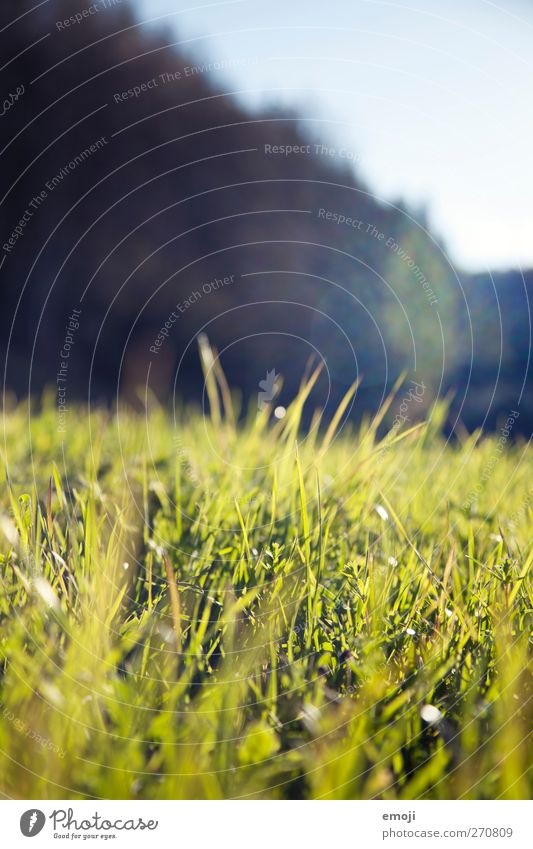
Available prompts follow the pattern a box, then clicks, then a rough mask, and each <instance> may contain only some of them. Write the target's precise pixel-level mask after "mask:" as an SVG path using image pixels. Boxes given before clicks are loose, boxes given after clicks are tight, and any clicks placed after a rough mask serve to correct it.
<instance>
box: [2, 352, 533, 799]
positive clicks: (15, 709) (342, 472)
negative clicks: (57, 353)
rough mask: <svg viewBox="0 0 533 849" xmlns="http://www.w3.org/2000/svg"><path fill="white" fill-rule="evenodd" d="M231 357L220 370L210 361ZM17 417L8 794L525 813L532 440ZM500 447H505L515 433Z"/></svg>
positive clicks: (433, 418)
mask: <svg viewBox="0 0 533 849" xmlns="http://www.w3.org/2000/svg"><path fill="white" fill-rule="evenodd" d="M211 365H213V364H211ZM314 379H315V375H309V376H308V378H307V379H306V380H305V381H304V382H303V383H302V388H301V391H300V394H299V396H298V397H297V398H296V399H295V400H294V401H293V403H292V404H291V406H290V407H288V408H287V411H286V415H284V417H283V418H281V419H279V420H277V419H275V418H274V417H273V415H272V411H271V409H270V407H268V406H267V407H266V408H265V409H264V410H263V411H261V412H258V411H257V409H251V410H250V412H249V413H248V415H247V416H246V417H245V419H244V420H241V421H236V419H237V418H238V417H237V416H236V412H235V407H236V404H235V399H234V398H232V396H231V394H230V392H229V389H228V387H227V384H226V383H225V381H224V378H223V375H222V374H221V373H220V372H218V371H217V370H216V368H214V367H213V368H211V369H210V370H209V369H208V374H207V383H206V390H207V396H208V399H209V407H208V409H209V412H208V413H206V411H201V410H199V409H194V408H191V407H184V408H181V407H178V408H177V409H176V411H175V413H174V415H169V413H168V411H165V410H163V409H162V408H161V407H160V406H159V405H158V404H157V403H156V402H155V401H153V400H148V401H147V403H146V411H145V413H143V414H142V413H134V412H132V411H131V410H127V409H126V408H122V407H120V408H118V409H117V410H115V411H114V412H113V413H110V412H109V411H104V410H96V409H94V410H92V409H91V410H87V408H83V407H80V408H78V409H71V410H70V411H69V416H68V418H67V425H66V433H59V432H58V417H57V410H56V408H55V406H54V402H53V400H50V399H49V400H48V401H47V400H46V399H45V401H44V404H43V406H42V409H40V410H39V411H35V412H32V414H31V415H29V414H28V406H27V404H21V405H18V406H17V405H15V404H10V403H9V402H8V404H7V408H6V409H5V412H4V419H3V428H4V433H3V440H2V445H1V451H2V464H3V468H4V481H3V486H2V496H1V504H0V552H1V555H0V558H1V575H2V581H1V586H0V663H1V676H0V792H1V793H2V794H3V796H4V797H13V798H27V799H54V798H56V799H81V798H122V799H136V798H138V799H183V798H198V799H205V798H209V799H219V798H256V799H257V798H264V799H278V798H291V799H295V798H296V799H306V798H316V799H371V798H375V799H386V800H398V799H400V800H401V799H403V800H414V799H428V798H431V799H450V798H453V799H499V798H504V799H520V798H529V796H530V793H531V780H530V779H531V775H530V774H528V766H529V764H530V763H531V748H530V729H531V719H532V711H531V677H530V673H529V671H528V665H529V660H530V655H531V639H530V633H531V613H532V598H533V593H532V584H531V563H532V559H533V539H532V537H533V535H532V533H531V529H532V521H531V519H532V515H533V509H532V508H533V485H532V481H531V474H530V472H531V459H532V452H531V449H530V448H529V447H528V445H527V444H526V443H525V442H521V441H520V440H517V441H516V442H515V443H512V442H511V441H510V440H504V441H502V440H501V438H500V439H499V435H498V433H496V435H495V436H492V437H490V436H487V437H485V436H482V435H481V434H480V433H479V432H477V433H474V434H470V435H468V434H466V433H462V434H461V432H460V435H459V438H457V439H455V440H454V441H453V442H451V441H448V442H447V441H446V440H445V439H444V437H443V436H442V429H443V422H444V418H445V414H446V410H445V406H444V405H443V404H437V405H436V406H435V407H434V408H433V409H432V411H431V415H430V416H429V418H428V421H427V423H425V424H423V423H420V424H417V425H412V424H411V425H409V423H406V424H405V426H402V427H401V428H392V429H391V430H389V431H388V433H387V432H384V431H383V422H385V421H387V419H388V418H390V416H391V415H392V414H393V413H394V409H395V404H396V403H397V398H398V395H396V396H394V397H391V398H390V399H389V401H388V402H387V404H386V405H384V407H383V409H382V411H381V412H380V415H379V416H378V417H376V418H374V419H368V420H365V421H364V422H363V423H362V424H360V425H358V426H354V425H349V424H345V423H344V417H345V414H346V412H347V410H348V408H349V405H350V404H351V403H352V401H353V400H354V396H355V403H357V397H356V387H353V388H352V390H351V392H350V393H349V394H348V396H347V397H346V399H345V402H344V404H343V405H342V406H341V408H340V409H339V411H338V415H337V416H336V417H335V418H334V419H333V421H331V422H330V423H329V424H328V423H323V424H321V423H320V421H319V417H318V416H316V417H315V418H314V419H313V422H312V424H311V426H310V427H309V428H308V429H307V431H306V432H303V431H302V427H301V419H302V412H303V410H304V406H305V404H306V402H307V401H308V397H309V393H310V392H311V388H312V384H313V381H314ZM504 443H505V444H504Z"/></svg>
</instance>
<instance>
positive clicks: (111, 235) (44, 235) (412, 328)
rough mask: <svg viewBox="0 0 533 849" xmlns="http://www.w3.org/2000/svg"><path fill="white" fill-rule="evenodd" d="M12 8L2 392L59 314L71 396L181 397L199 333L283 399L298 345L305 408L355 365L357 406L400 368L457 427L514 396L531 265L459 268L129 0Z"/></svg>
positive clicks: (394, 209)
mask: <svg viewBox="0 0 533 849" xmlns="http://www.w3.org/2000/svg"><path fill="white" fill-rule="evenodd" d="M32 5H34V4H30V3H28V2H27V0H24V2H20V0H4V2H3V4H2V8H1V10H0V30H1V32H0V42H1V46H2V57H3V62H2V64H3V65H4V67H3V70H2V71H1V73H0V79H1V94H0V98H1V99H2V101H3V102H4V107H3V108H4V114H3V115H2V117H1V119H0V127H1V130H2V136H1V138H2V144H1V147H2V168H1V170H0V174H1V187H0V188H1V194H2V197H3V203H2V206H1V212H0V222H1V229H2V234H1V235H2V245H3V249H2V256H1V257H0V259H2V260H3V265H2V269H1V272H0V273H1V276H2V290H1V299H2V304H1V306H2V309H1V317H0V322H1V334H0V336H1V340H2V341H1V344H2V353H3V361H5V363H6V385H7V387H8V388H9V389H10V390H13V391H15V392H16V393H17V395H18V396H19V397H21V396H25V395H27V394H28V393H32V394H36V395H40V394H41V393H42V392H43V390H44V389H45V388H46V387H54V389H55V387H56V383H57V381H56V375H57V373H58V368H60V367H61V362H62V358H61V351H62V350H63V346H64V340H65V338H66V333H67V325H68V322H69V317H70V316H71V315H72V311H73V310H79V311H80V312H79V322H78V324H79V326H78V327H77V328H76V329H75V332H74V333H73V338H72V344H71V349H70V350H71V352H72V354H71V357H70V359H69V363H68V369H67V371H68V397H69V399H70V400H73V399H74V398H86V397H88V396H89V395H90V397H91V398H92V399H94V400H103V401H109V400H111V399H113V398H114V397H115V395H116V394H117V393H120V394H121V395H123V396H125V397H127V398H130V399H132V398H134V397H137V396H138V393H139V387H144V386H148V387H149V389H150V391H151V392H154V393H155V394H156V395H158V396H159V397H160V398H161V399H163V400H170V399H171V398H172V397H173V396H172V393H173V392H174V391H176V392H177V394H178V395H179V396H182V397H186V398H196V399H200V398H201V391H202V379H201V372H200V367H199V363H198V357H197V352H196V347H195V339H196V337H197V335H198V333H199V332H206V333H207V335H208V337H209V338H210V340H211V341H212V342H213V343H214V344H215V345H216V347H217V349H218V351H219V352H220V356H221V361H222V365H223V367H224V370H225V372H226V374H227V377H228V381H229V382H230V384H231V385H233V386H236V387H238V388H240V390H241V391H242V394H243V395H244V397H245V398H250V397H253V395H254V393H256V392H257V389H258V383H259V381H260V380H262V379H264V377H265V374H266V372H267V371H270V370H272V369H275V370H276V372H281V373H283V375H284V378H285V384H284V390H283V391H284V393H285V394H286V397H287V398H288V397H290V395H291V394H292V393H293V392H294V391H295V389H296V387H297V385H298V383H299V380H300V378H301V375H302V372H303V370H304V368H305V365H306V362H307V360H308V358H309V356H310V354H312V353H313V352H316V355H317V356H319V357H322V358H323V360H324V363H325V365H326V367H327V368H326V369H325V372H324V375H323V377H322V378H321V382H320V383H319V385H318V387H317V395H316V399H317V403H321V402H323V401H324V402H325V401H327V403H329V404H330V405H334V404H336V403H337V402H338V400H339V397H341V396H342V394H343V392H344V391H345V389H346V388H347V386H348V385H349V383H351V381H352V380H353V378H354V376H355V373H359V374H360V375H361V377H362V381H363V383H362V391H361V393H360V396H359V400H358V404H357V410H362V409H364V408H368V407H375V406H376V405H377V404H378V403H379V401H380V399H381V397H382V395H383V393H384V392H387V391H388V390H389V389H390V387H391V385H392V384H393V382H394V380H395V379H396V378H397V377H398V375H399V374H400V373H401V372H403V371H406V373H407V374H408V375H409V376H410V377H411V378H417V379H419V380H423V381H424V382H425V384H426V385H427V386H428V387H429V389H430V391H429V392H428V395H427V399H430V398H431V397H432V395H434V394H435V393H436V392H437V391H441V392H445V391H447V390H449V389H450V388H454V390H455V392H456V401H455V404H456V408H455V409H456V410H460V411H461V418H462V419H463V421H465V422H467V424H468V426H469V427H474V426H476V425H478V424H480V423H481V422H482V421H483V419H484V417H485V415H486V413H487V411H488V412H489V418H488V421H489V422H490V424H491V425H496V424H497V421H498V416H499V415H501V414H506V412H507V408H508V406H512V405H513V404H514V405H516V403H517V400H516V398H517V393H519V391H520V385H521V381H523V379H524V373H525V369H526V366H527V355H528V350H529V347H528V346H529V325H528V321H527V317H528V312H527V304H528V299H527V293H528V291H529V292H530V291H531V286H532V279H531V275H527V276H526V278H525V279H523V278H522V277H521V275H519V274H517V273H513V274H509V275H504V276H498V277H497V278H496V279H495V280H494V281H493V280H491V278H490V277H487V276H484V277H475V278H469V277H468V276H466V275H464V274H461V273H460V272H458V271H457V269H455V268H454V267H453V265H452V264H451V263H450V262H449V260H448V258H447V256H446V253H445V250H444V247H443V245H442V244H441V243H440V242H439V241H438V240H437V239H436V238H435V237H434V236H433V235H432V234H430V233H429V232H428V230H427V222H426V221H425V220H424V216H423V215H420V214H418V215H417V214H415V213H414V212H413V211H412V210H409V209H407V208H406V207H405V206H404V205H402V204H401V203H400V202H398V203H397V204H392V203H386V202H384V201H382V200H379V199H378V198H376V197H375V196H374V194H373V193H372V191H371V189H370V188H369V187H368V186H367V185H366V184H365V183H364V181H363V180H362V178H361V177H360V175H358V174H357V173H356V172H354V169H353V168H352V167H351V165H350V164H349V163H348V162H347V161H346V160H345V159H342V158H341V157H339V156H337V155H333V156H325V155H323V153H321V152H320V150H319V149H318V148H315V144H318V143H319V142H320V143H321V142H325V143H327V144H330V142H329V141H328V139H324V138H323V137H320V138H319V137H318V136H317V135H316V133H315V131H314V129H313V127H312V126H311V125H310V124H309V122H306V123H305V125H304V124H303V123H302V121H301V120H300V119H299V117H298V115H297V114H292V113H287V112H279V111H276V110H272V109H271V110H266V109H265V110H263V111H261V112H247V111H245V110H244V109H243V108H242V106H240V105H239V104H238V103H237V101H236V100H235V99H234V98H233V97H232V96H231V94H228V93H227V92H226V90H225V78H224V76H223V74H222V73H220V72H218V71H217V70H216V68H211V69H209V68H207V69H202V67H197V68H196V70H194V66H201V64H202V63H201V60H199V59H198V58H197V57H195V56H193V55H190V54H187V53H186V52H185V51H184V50H182V49H181V48H180V47H179V46H176V45H175V42H176V41H177V40H178V39H177V38H176V35H175V33H173V32H170V31H167V30H165V29H159V30H153V29H148V28H146V27H140V26H137V25H136V21H135V18H134V15H133V13H132V10H131V9H130V7H129V6H128V5H127V4H122V5H120V6H117V7H116V8H108V9H106V10H105V11H100V12H99V13H95V14H89V13H88V14H87V16H85V17H83V9H85V10H87V9H88V7H89V5H90V4H88V3H83V2H81V3H80V2H75V3H73V2H70V1H69V2H67V0H58V2H53V0H52V2H50V3H46V4H44V5H42V6H40V7H39V8H37V9H36V10H33V11H30V10H31V9H32ZM26 13H27V14H26ZM76 14H80V15H82V19H81V20H80V21H79V22H76V21H75V22H74V23H71V24H70V25H69V26H65V25H63V26H59V24H60V23H61V22H62V21H63V22H64V21H66V20H67V19H69V18H71V17H73V16H74V17H75V15H76ZM187 69H189V70H187ZM191 69H192V71H191ZM243 73H245V71H244V72H243ZM287 150H288V151H289V152H287ZM343 219H344V220H343ZM10 240H11V241H10ZM225 280H229V282H226V283H225V282H224V281H225ZM493 283H494V285H493ZM498 300H499V304H500V310H501V311H502V315H503V318H502V337H501V340H500V338H499V335H498V334H499V318H498ZM469 316H470V317H469ZM471 325H472V327H473V337H471ZM157 340H159V343H158V344H156V341H157ZM154 348H155V349H156V350H155V351H154ZM472 352H473V354H474V356H473V358H472V356H471V354H472ZM501 352H503V354H502V357H503V359H502V362H501V365H500V364H499V363H500V354H501ZM498 369H499V371H498ZM526 383H527V381H526ZM493 386H495V387H496V389H495V395H494V398H491V387H493ZM142 391H144V390H142V389H141V392H142ZM526 398H527V393H526V395H525V396H524V398H523V407H522V409H523V410H524V411H525V412H524V415H523V416H522V418H521V420H520V425H521V427H523V428H525V429H527V428H528V427H529V426H530V420H531V411H529V412H528V411H527V402H526Z"/></svg>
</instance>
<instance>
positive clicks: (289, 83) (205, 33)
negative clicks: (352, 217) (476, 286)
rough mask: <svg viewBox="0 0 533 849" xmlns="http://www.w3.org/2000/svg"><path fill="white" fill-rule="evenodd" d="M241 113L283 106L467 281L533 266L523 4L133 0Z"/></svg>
mask: <svg viewBox="0 0 533 849" xmlns="http://www.w3.org/2000/svg"><path fill="white" fill-rule="evenodd" d="M136 5H137V9H138V12H139V17H140V19H141V20H143V21H147V22H148V21H151V24H150V25H152V26H160V25H162V24H164V23H166V24H168V25H170V26H172V27H174V28H175V32H176V40H180V41H181V40H183V41H184V42H185V43H186V44H185V46H186V48H187V50H188V51H190V53H191V54H192V55H194V58H195V59H197V60H203V61H213V62H222V64H223V65H224V66H225V67H224V70H223V71H222V72H221V71H214V72H213V73H216V75H217V83H218V84H220V82H221V81H223V82H224V87H225V90H226V91H228V92H229V91H234V92H236V93H237V97H238V98H239V99H240V100H241V101H242V102H244V103H245V104H247V105H250V106H252V107H257V106H259V105H261V104H264V103H266V104H272V103H282V104H284V105H286V106H290V107H292V108H294V107H296V108H297V109H298V111H299V112H300V113H301V114H302V115H303V116H304V118H305V119H307V120H308V125H309V128H310V129H312V131H313V133H314V134H319V135H320V136H321V137H322V136H323V137H324V138H325V139H326V140H327V141H330V142H331V144H333V145H334V146H336V147H337V148H340V147H341V146H342V147H343V149H345V150H346V151H349V152H350V155H351V156H353V157H354V161H355V167H356V168H357V169H358V171H359V174H360V175H361V176H362V177H363V179H364V180H365V181H366V182H367V184H368V185H369V187H370V188H371V189H372V191H373V192H374V193H375V194H376V195H377V196H378V197H382V198H384V199H386V200H397V199H399V198H403V199H404V200H406V201H407V202H409V203H410V204H411V206H412V207H413V208H414V209H415V210H417V209H421V208H425V209H426V210H427V213H428V217H429V221H430V224H431V226H432V227H433V229H434V230H435V231H436V232H437V234H438V235H439V236H440V237H442V238H443V239H444V242H445V244H446V246H447V248H448V250H449V252H450V255H451V257H452V258H453V259H454V260H455V261H456V262H457V263H458V264H459V265H461V266H462V267H463V268H465V269H467V270H474V271H476V270H479V271H481V270H485V269H486V268H491V269H505V268H509V267H517V266H523V267H526V266H533V161H532V155H531V150H532V149H533V144H532V142H533V108H532V106H533V50H532V46H533V2H531V0H501V2H499V3H493V2H487V0H406V2H394V1H391V2H388V0H320V2H318V0H268V1H267V2H266V1H265V0H211V2H209V0H136Z"/></svg>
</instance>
